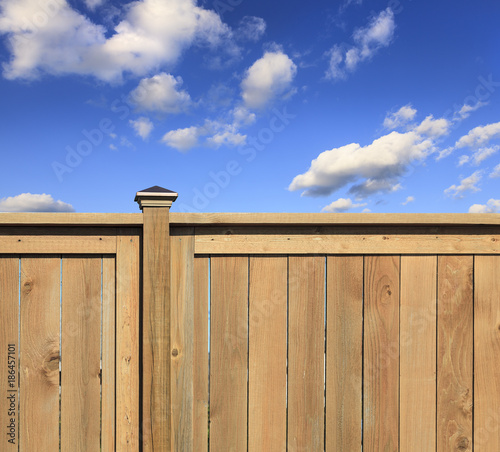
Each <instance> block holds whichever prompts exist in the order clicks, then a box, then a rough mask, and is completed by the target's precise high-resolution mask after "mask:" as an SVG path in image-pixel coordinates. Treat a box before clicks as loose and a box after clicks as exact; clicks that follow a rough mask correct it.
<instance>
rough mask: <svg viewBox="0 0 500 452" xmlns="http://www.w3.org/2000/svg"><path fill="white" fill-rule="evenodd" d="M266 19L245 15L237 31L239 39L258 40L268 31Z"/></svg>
mask: <svg viewBox="0 0 500 452" xmlns="http://www.w3.org/2000/svg"><path fill="white" fill-rule="evenodd" d="M266 27H267V25H266V21H265V20H264V19H262V18H261V17H254V16H245V17H244V18H243V19H241V21H240V24H239V26H238V28H237V29H236V31H235V33H234V34H235V37H236V38H237V39H242V40H248V41H258V40H259V39H260V38H262V36H263V35H264V33H265V32H266Z"/></svg>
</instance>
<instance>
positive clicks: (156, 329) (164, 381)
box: [141, 207, 171, 452]
mask: <svg viewBox="0 0 500 452" xmlns="http://www.w3.org/2000/svg"><path fill="white" fill-rule="evenodd" d="M168 211H169V209H168V208H167V207H165V208H161V207H145V208H144V213H143V215H144V235H143V269H142V271H143V308H142V329H143V331H142V426H141V439H142V447H143V449H144V452H149V451H154V452H156V451H160V450H161V451H163V450H169V449H170V447H171V391H170V360H171V346H170V237H169V223H168V221H169V213H168Z"/></svg>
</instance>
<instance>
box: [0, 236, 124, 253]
mask: <svg viewBox="0 0 500 452" xmlns="http://www.w3.org/2000/svg"><path fill="white" fill-rule="evenodd" d="M0 253H11V254H85V253H90V254H114V253H116V237H114V236H67V235H48V236H37V235H19V236H18V235H1V236H0Z"/></svg>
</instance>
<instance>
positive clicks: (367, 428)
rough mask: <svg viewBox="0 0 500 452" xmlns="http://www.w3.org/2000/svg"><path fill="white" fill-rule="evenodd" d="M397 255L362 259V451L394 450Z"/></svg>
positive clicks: (396, 393) (397, 405) (396, 367)
mask: <svg viewBox="0 0 500 452" xmlns="http://www.w3.org/2000/svg"><path fill="white" fill-rule="evenodd" d="M399 266H400V258H399V256H366V257H365V272H364V273H365V312H364V382H363V384H364V391H363V394H364V397H363V399H364V401H363V449H365V448H366V449H367V450H377V451H387V452H392V451H397V450H398V448H399V445H398V435H399Z"/></svg>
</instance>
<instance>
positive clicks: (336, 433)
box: [326, 256, 363, 452]
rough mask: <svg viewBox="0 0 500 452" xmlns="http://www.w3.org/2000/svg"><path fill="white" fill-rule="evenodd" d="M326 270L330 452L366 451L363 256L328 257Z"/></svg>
mask: <svg viewBox="0 0 500 452" xmlns="http://www.w3.org/2000/svg"><path fill="white" fill-rule="evenodd" d="M326 267H327V312H326V318H327V334H326V337H327V346H326V353H327V355H326V419H327V422H326V451H327V452H337V451H341V450H342V451H344V450H345V451H351V452H355V451H361V418H362V389H363V383H362V375H363V256H328V258H327V266H326Z"/></svg>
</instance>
